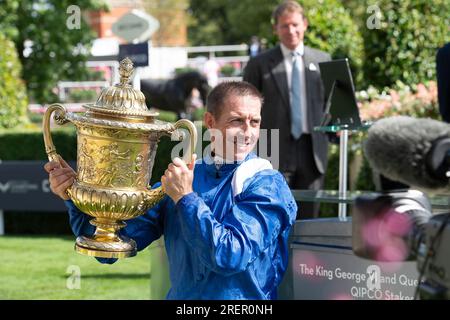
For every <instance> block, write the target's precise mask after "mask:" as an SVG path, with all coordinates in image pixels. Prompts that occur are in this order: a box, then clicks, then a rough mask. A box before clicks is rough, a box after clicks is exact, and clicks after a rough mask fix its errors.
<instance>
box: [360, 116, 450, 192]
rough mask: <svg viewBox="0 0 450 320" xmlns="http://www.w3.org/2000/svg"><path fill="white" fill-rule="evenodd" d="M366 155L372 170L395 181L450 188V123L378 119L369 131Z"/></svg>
mask: <svg viewBox="0 0 450 320" xmlns="http://www.w3.org/2000/svg"><path fill="white" fill-rule="evenodd" d="M364 153H365V154H366V157H367V159H368V161H369V164H370V165H371V167H372V168H374V169H375V170H377V171H379V172H381V173H382V174H383V175H384V176H386V177H388V178H390V179H392V180H396V181H400V182H403V183H405V184H408V185H410V186H414V187H419V188H425V189H441V188H447V187H448V184H449V175H450V171H449V170H450V155H449V153H450V126H449V125H448V124H445V123H443V122H440V121H437V120H432V119H415V118H411V117H406V116H396V117H390V118H385V119H381V120H378V121H377V122H375V123H374V124H373V125H372V127H371V128H370V129H369V131H368V137H367V140H366V141H365V142H364Z"/></svg>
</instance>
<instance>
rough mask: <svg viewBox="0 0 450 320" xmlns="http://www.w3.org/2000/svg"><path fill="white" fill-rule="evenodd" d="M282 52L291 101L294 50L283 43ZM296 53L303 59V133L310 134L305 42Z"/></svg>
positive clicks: (301, 61)
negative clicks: (304, 57)
mask: <svg viewBox="0 0 450 320" xmlns="http://www.w3.org/2000/svg"><path fill="white" fill-rule="evenodd" d="M280 47H281V52H282V53H283V57H284V65H285V67H286V75H287V83H288V87H289V99H292V98H291V94H290V92H291V82H292V65H293V63H294V61H293V57H292V52H293V51H292V50H289V49H288V48H287V47H286V46H285V45H283V44H282V43H281V44H280ZM294 51H296V52H298V53H299V54H300V56H301V57H302V59H299V62H300V81H301V88H300V99H302V104H301V105H302V132H303V133H309V132H310V131H309V127H308V121H307V119H308V108H307V99H306V79H305V64H304V61H303V54H304V53H305V46H304V44H303V42H301V43H300V44H299V45H298V46H297V48H295V50H294Z"/></svg>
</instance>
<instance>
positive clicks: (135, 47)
mask: <svg viewBox="0 0 450 320" xmlns="http://www.w3.org/2000/svg"><path fill="white" fill-rule="evenodd" d="M126 57H128V58H130V60H131V61H133V66H134V67H147V66H148V42H143V43H138V44H121V45H119V61H122V60H123V59H125V58H126Z"/></svg>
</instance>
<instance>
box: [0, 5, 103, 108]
mask: <svg viewBox="0 0 450 320" xmlns="http://www.w3.org/2000/svg"><path fill="white" fill-rule="evenodd" d="M73 4H75V3H74V2H73V1H71V0H26V1H20V0H0V30H2V32H4V34H5V35H6V36H7V37H8V38H9V39H11V40H12V41H14V43H15V46H16V49H17V55H18V57H19V60H20V62H21V64H22V79H23V80H24V81H25V84H26V87H27V92H28V96H29V98H30V100H33V101H36V102H38V103H51V102H56V98H57V96H56V94H55V93H54V92H53V88H55V86H56V83H57V82H58V81H60V80H69V79H70V80H72V81H75V80H80V79H82V78H83V77H86V76H87V72H88V71H87V68H86V67H85V62H86V60H87V57H88V55H89V52H90V51H89V50H90V46H91V43H92V40H93V39H94V38H95V33H94V32H93V31H92V30H91V28H90V27H89V26H88V25H87V24H86V22H85V20H84V19H82V17H81V19H80V28H79V29H78V28H73V29H71V28H68V27H66V23H67V19H68V17H69V16H70V12H68V13H66V12H67V8H68V7H69V6H71V5H73ZM76 5H77V6H78V7H79V8H80V9H81V13H82V12H83V11H84V10H89V9H100V8H103V9H105V10H107V7H106V5H105V4H104V3H103V1H99V0H78V1H76ZM55 12H62V13H64V14H55ZM30 49H32V50H30Z"/></svg>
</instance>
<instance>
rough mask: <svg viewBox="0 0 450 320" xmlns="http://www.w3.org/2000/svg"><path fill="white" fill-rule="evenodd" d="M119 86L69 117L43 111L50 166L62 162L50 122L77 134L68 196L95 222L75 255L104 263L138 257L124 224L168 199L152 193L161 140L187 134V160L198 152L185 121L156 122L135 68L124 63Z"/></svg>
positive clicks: (58, 110)
mask: <svg viewBox="0 0 450 320" xmlns="http://www.w3.org/2000/svg"><path fill="white" fill-rule="evenodd" d="M119 72H120V83H119V84H116V85H114V86H112V87H109V88H105V89H103V91H102V92H101V94H100V96H99V98H98V99H97V102H96V103H95V104H86V105H84V106H83V107H84V108H86V109H87V110H86V112H85V113H83V114H76V113H71V112H67V111H66V109H65V108H64V107H63V106H62V105H60V104H52V105H50V106H49V107H48V109H47V110H46V112H45V115H44V119H43V133H44V142H45V151H46V152H47V155H48V159H49V160H50V161H52V160H54V161H59V155H58V154H57V153H56V149H55V146H54V144H53V141H52V137H51V134H50V117H51V115H52V113H55V115H54V120H55V122H56V123H57V124H59V125H63V124H65V123H67V122H71V123H73V124H74V125H75V127H76V129H77V176H76V179H75V182H74V183H73V185H72V186H71V187H70V188H69V189H68V190H67V193H68V195H69V197H70V199H72V201H73V202H74V204H75V205H76V206H77V207H78V208H79V209H80V210H81V211H83V212H84V213H86V214H88V215H90V216H92V217H94V219H92V220H91V221H90V223H91V224H92V225H94V226H96V231H95V234H94V235H93V236H92V237H87V236H80V237H78V238H77V240H76V245H75V250H76V251H77V252H79V253H81V254H85V255H88V256H94V257H102V258H126V257H132V256H134V255H136V243H135V241H134V240H132V239H129V238H126V237H124V236H121V235H119V233H118V231H119V230H120V229H121V228H123V227H124V226H125V225H126V224H125V222H123V221H124V220H128V219H132V218H136V217H138V216H140V215H142V214H144V213H145V212H146V211H147V210H148V209H149V208H151V207H153V206H154V205H155V204H156V203H157V202H158V201H159V200H161V199H162V198H163V196H164V191H163V190H162V189H161V187H159V188H156V189H150V188H149V181H150V178H151V173H152V168H153V164H154V161H155V154H156V149H157V146H158V142H159V139H160V138H161V136H162V135H172V134H178V138H179V139H180V140H181V139H182V137H183V136H184V135H183V132H181V130H179V129H180V128H183V127H184V128H186V129H187V130H188V131H189V138H190V143H189V147H188V150H187V152H185V154H184V160H185V161H186V162H189V161H190V159H191V157H192V153H193V152H194V150H195V143H196V141H197V130H196V128H195V126H194V124H193V123H192V122H190V121H188V120H185V119H182V120H179V121H177V122H176V123H175V124H172V123H167V122H163V121H159V120H157V119H155V118H156V117H157V116H158V113H156V112H151V111H149V110H148V109H147V106H146V104H145V97H144V94H143V93H142V92H140V91H137V90H134V89H133V88H132V86H131V85H129V84H128V82H129V79H130V77H131V75H132V74H133V63H132V62H131V60H129V59H128V58H125V59H124V60H122V61H121V63H120V67H119Z"/></svg>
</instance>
